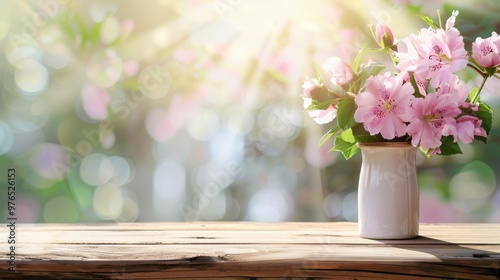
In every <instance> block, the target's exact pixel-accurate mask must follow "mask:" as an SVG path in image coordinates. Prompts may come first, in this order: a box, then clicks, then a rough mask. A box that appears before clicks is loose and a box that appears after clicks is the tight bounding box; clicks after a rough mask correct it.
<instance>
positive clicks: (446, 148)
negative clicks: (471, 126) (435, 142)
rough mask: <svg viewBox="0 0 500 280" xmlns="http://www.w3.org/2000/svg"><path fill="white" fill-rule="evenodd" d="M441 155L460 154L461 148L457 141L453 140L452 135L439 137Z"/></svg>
mask: <svg viewBox="0 0 500 280" xmlns="http://www.w3.org/2000/svg"><path fill="white" fill-rule="evenodd" d="M441 143H442V144H441V147H439V148H440V149H441V155H443V156H449V155H456V154H462V150H461V149H460V146H459V145H458V143H457V142H453V136H446V137H442V138H441Z"/></svg>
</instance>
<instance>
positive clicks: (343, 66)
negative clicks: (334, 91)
mask: <svg viewBox="0 0 500 280" xmlns="http://www.w3.org/2000/svg"><path fill="white" fill-rule="evenodd" d="M323 69H324V70H325V71H326V73H328V74H330V75H332V77H331V79H330V81H331V82H332V83H333V84H334V85H339V86H343V85H345V84H348V83H349V82H350V81H352V78H353V77H354V73H353V72H352V67H351V65H349V64H348V63H347V62H345V61H343V60H342V59H340V58H339V57H330V58H329V59H328V60H327V61H326V62H325V63H323Z"/></svg>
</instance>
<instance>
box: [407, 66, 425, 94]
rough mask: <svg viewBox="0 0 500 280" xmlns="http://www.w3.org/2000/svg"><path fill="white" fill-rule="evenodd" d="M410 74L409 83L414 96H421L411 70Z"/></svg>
mask: <svg viewBox="0 0 500 280" xmlns="http://www.w3.org/2000/svg"><path fill="white" fill-rule="evenodd" d="M409 75H410V83H411V85H412V86H413V90H414V91H415V96H416V97H423V95H422V93H420V89H419V87H418V85H417V81H416V80H415V76H414V74H413V72H409Z"/></svg>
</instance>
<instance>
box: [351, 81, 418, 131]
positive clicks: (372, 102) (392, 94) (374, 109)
mask: <svg viewBox="0 0 500 280" xmlns="http://www.w3.org/2000/svg"><path fill="white" fill-rule="evenodd" d="M412 94H413V87H412V86H411V84H410V83H404V84H403V79H402V78H401V77H400V76H397V77H391V74H390V73H389V72H387V73H385V74H384V75H378V76H375V77H373V76H372V77H370V78H368V79H367V80H366V91H364V92H361V93H360V94H358V96H356V99H355V102H356V104H357V105H358V109H357V110H356V112H355V113H354V119H355V120H356V121H357V122H362V123H363V125H364V127H365V129H366V130H367V131H368V132H370V134H371V135H376V134H377V133H380V134H381V135H382V137H383V138H384V139H387V140H390V139H393V138H394V137H400V136H403V135H405V134H406V124H405V122H406V121H407V115H406V108H407V107H408V105H409V104H410V101H411V99H412V98H413V95H412Z"/></svg>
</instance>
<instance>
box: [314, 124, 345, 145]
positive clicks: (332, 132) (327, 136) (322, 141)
mask: <svg viewBox="0 0 500 280" xmlns="http://www.w3.org/2000/svg"><path fill="white" fill-rule="evenodd" d="M341 130H342V129H340V127H335V128H332V129H330V130H329V131H328V132H327V133H326V134H325V135H323V137H321V139H320V140H319V146H320V147H321V146H323V145H324V144H325V143H326V141H328V140H329V139H330V138H332V136H334V135H337V134H338V133H339V132H340V131H341Z"/></svg>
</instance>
